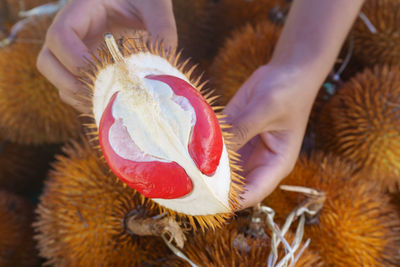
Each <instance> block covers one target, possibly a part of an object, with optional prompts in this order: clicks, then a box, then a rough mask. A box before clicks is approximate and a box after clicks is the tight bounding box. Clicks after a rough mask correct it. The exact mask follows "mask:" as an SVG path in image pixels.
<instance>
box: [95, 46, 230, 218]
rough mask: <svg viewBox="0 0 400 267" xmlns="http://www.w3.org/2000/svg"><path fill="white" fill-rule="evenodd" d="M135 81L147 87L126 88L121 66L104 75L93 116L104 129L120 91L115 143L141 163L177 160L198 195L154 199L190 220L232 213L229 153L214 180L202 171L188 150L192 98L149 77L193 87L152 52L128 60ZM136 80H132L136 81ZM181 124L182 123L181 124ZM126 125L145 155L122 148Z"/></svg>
mask: <svg viewBox="0 0 400 267" xmlns="http://www.w3.org/2000/svg"><path fill="white" fill-rule="evenodd" d="M125 63H126V66H127V69H128V70H129V74H128V75H129V79H128V80H131V81H138V83H141V85H142V88H145V89H144V90H142V89H140V86H139V87H137V86H135V85H132V84H131V85H126V84H125V79H124V78H123V79H122V80H121V78H120V77H121V75H120V74H118V73H117V72H118V71H119V68H117V67H116V65H110V66H107V67H106V68H105V69H103V70H101V71H100V72H99V73H98V75H97V79H96V81H95V85H94V97H93V111H94V117H95V120H96V123H97V125H98V126H99V123H100V119H101V117H102V115H103V112H104V110H105V108H106V106H107V105H108V103H109V101H110V99H111V97H112V96H113V95H114V93H115V92H119V93H118V96H117V98H116V99H115V101H114V105H113V109H112V114H113V117H114V119H115V120H116V122H115V123H114V125H113V126H112V127H111V129H110V138H111V139H114V140H110V144H111V145H112V147H113V149H114V151H115V152H116V153H117V154H119V155H120V156H121V157H123V158H126V159H130V160H135V159H137V160H135V161H149V160H161V161H164V162H168V161H174V162H176V163H178V164H179V165H180V166H181V167H183V168H184V169H185V171H186V173H187V174H188V176H189V177H190V178H191V180H192V183H193V190H192V192H190V193H189V194H187V195H186V196H184V197H181V198H178V199H153V200H154V201H155V202H157V203H159V204H161V205H162V206H164V207H166V208H169V209H172V210H175V211H177V212H180V213H184V214H188V215H212V214H216V213H224V212H229V211H230V207H229V189H230V183H231V179H230V167H229V159H228V153H227V150H226V148H225V145H224V148H223V153H222V156H221V159H220V163H219V166H218V168H217V170H216V172H215V173H214V174H213V175H212V176H211V177H209V176H206V175H203V174H202V173H201V172H200V170H198V168H197V166H196V164H195V163H194V161H193V160H192V158H191V157H190V155H189V151H188V143H189V138H190V135H191V131H192V127H193V123H195V120H196V117H195V114H194V110H193V108H192V107H191V105H190V103H189V102H188V100H187V99H186V98H183V97H179V96H176V95H174V94H173V91H172V89H171V88H170V87H169V86H168V85H167V84H165V83H163V82H160V81H156V80H150V79H147V78H145V76H147V75H160V74H167V75H172V76H176V77H178V78H181V79H183V80H185V81H186V82H188V83H190V81H189V80H188V79H187V78H186V76H185V75H183V74H182V73H181V72H180V71H179V70H178V69H176V68H175V67H173V66H172V65H171V64H170V63H169V62H168V61H167V60H165V59H163V58H161V57H159V56H155V55H152V54H150V53H139V54H134V55H131V56H129V57H128V58H125ZM131 76H132V77H131ZM160 100H162V101H160ZM177 122H179V123H177ZM119 123H122V124H123V125H124V126H125V127H126V129H127V133H128V134H129V136H130V137H131V139H132V140H134V146H136V147H137V148H139V149H140V150H141V151H142V152H144V153H137V155H132V156H131V155H128V154H129V153H130V151H131V150H132V149H136V148H135V147H134V146H129V145H128V146H127V148H126V149H125V148H122V146H123V144H124V143H126V140H125V141H124V142H120V141H118V140H117V139H116V138H115V136H114V135H113V134H115V133H117V132H114V133H113V127H114V126H115V125H116V124H119Z"/></svg>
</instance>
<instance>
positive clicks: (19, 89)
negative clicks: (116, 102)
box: [0, 16, 81, 144]
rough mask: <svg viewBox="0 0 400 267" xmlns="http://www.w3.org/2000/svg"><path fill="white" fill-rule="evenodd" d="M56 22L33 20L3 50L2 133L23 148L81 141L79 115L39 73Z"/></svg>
mask: <svg viewBox="0 0 400 267" xmlns="http://www.w3.org/2000/svg"><path fill="white" fill-rule="evenodd" d="M51 20H52V18H51V17H49V16H40V17H35V18H32V20H31V21H30V22H29V23H27V24H25V26H24V28H23V30H22V31H21V32H20V33H19V34H18V37H17V39H16V40H15V43H12V44H10V45H9V46H6V47H2V48H0V132H1V134H2V136H4V137H5V138H7V139H9V140H11V141H12V142H17V143H22V144H41V143H60V142H64V141H66V140H68V139H69V138H71V137H77V136H78V134H79V131H80V129H81V127H80V123H79V121H78V118H77V117H78V113H77V112H76V111H75V110H74V109H73V108H72V107H70V106H68V105H67V104H65V103H63V102H62V101H61V99H60V98H59V96H58V91H57V89H56V88H55V87H54V86H52V85H51V84H50V83H49V82H48V81H47V80H46V79H45V78H44V77H43V76H42V75H41V74H40V73H39V71H38V70H37V69H36V57H37V55H38V53H39V51H40V48H41V45H42V44H43V41H44V37H45V33H46V29H47V27H48V26H49V25H50V23H51Z"/></svg>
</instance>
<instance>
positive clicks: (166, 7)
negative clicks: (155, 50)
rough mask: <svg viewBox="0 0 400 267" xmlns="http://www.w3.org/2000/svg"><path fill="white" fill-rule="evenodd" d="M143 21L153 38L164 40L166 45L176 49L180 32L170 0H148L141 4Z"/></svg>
mask: <svg viewBox="0 0 400 267" xmlns="http://www.w3.org/2000/svg"><path fill="white" fill-rule="evenodd" d="M140 9H141V10H140V12H141V14H142V19H143V23H144V24H145V27H146V29H147V30H148V31H149V32H150V34H151V35H152V36H153V38H154V39H155V38H159V39H161V40H163V41H164V44H165V45H166V47H169V48H172V49H174V48H175V47H176V46H177V44H178V33H177V29H176V23H175V17H174V13H173V9H172V2H171V1H170V0H167V1H165V0H164V1H160V0H147V1H146V2H145V4H142V5H141V6H140Z"/></svg>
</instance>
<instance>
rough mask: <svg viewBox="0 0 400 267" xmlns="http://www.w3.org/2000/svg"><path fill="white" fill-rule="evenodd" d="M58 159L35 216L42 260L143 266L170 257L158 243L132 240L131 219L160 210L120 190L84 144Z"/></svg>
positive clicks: (149, 239) (67, 149)
mask: <svg viewBox="0 0 400 267" xmlns="http://www.w3.org/2000/svg"><path fill="white" fill-rule="evenodd" d="M64 152H65V155H60V156H58V157H57V161H56V162H55V163H54V166H53V167H54V170H52V171H51V172H50V174H49V179H48V181H47V182H46V186H45V189H44V193H43V194H42V196H41V197H40V204H39V206H38V208H37V210H36V213H37V215H38V217H37V220H36V222H35V223H34V227H35V230H36V232H37V235H36V239H37V240H38V248H39V250H40V255H41V256H43V257H44V258H46V259H47V263H48V264H52V265H53V266H141V265H142V264H145V263H146V262H147V263H149V262H151V261H156V260H158V259H162V257H165V256H167V255H168V254H169V250H168V248H167V247H166V246H165V245H164V242H163V240H162V239H161V238H157V237H142V236H138V235H135V234H133V233H132V232H131V230H135V229H132V228H129V227H128V226H127V220H128V219H129V218H130V217H131V216H132V214H139V215H140V214H142V213H143V215H147V216H152V215H154V214H159V212H158V210H155V209H154V208H151V205H150V204H149V203H148V202H146V201H143V199H141V198H140V196H139V194H138V193H136V192H135V191H134V190H133V189H131V188H129V187H126V186H124V185H123V184H122V183H121V182H120V181H118V180H117V179H116V177H115V176H114V175H113V174H112V173H111V172H110V171H109V169H108V167H107V165H106V164H105V163H104V161H103V160H101V159H99V156H98V155H97V154H98V153H97V151H95V150H93V149H92V148H91V147H90V146H89V144H88V142H86V141H85V142H83V143H81V144H78V143H73V144H72V145H67V146H66V147H65V148H64Z"/></svg>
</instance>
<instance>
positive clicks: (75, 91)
mask: <svg viewBox="0 0 400 267" xmlns="http://www.w3.org/2000/svg"><path fill="white" fill-rule="evenodd" d="M37 68H38V70H39V72H40V73H42V74H43V75H44V76H45V77H46V78H47V79H48V80H49V82H50V83H51V84H53V85H54V86H55V87H56V88H57V89H58V90H59V95H60V97H61V99H62V100H63V101H64V102H66V103H67V104H69V105H71V106H73V107H74V108H75V109H77V110H79V111H81V112H86V111H87V108H86V107H85V106H87V105H85V103H84V102H83V101H81V100H79V98H78V97H77V96H78V95H81V94H83V92H84V91H85V90H84V88H83V87H82V85H81V84H80V82H79V81H78V80H77V79H76V78H75V77H74V76H73V75H71V73H69V71H67V70H66V69H65V68H64V67H63V66H62V65H61V64H60V62H59V61H58V60H57V58H55V57H54V55H53V54H52V53H51V52H50V50H49V49H48V48H47V47H43V48H42V50H41V51H40V53H39V56H38V59H37Z"/></svg>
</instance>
